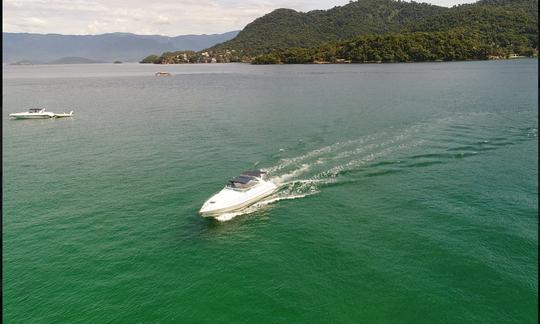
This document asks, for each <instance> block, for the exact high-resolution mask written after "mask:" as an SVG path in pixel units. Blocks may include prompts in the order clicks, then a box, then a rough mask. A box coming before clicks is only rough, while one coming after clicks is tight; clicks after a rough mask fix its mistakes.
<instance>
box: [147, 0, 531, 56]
mask: <svg viewBox="0 0 540 324" xmlns="http://www.w3.org/2000/svg"><path fill="white" fill-rule="evenodd" d="M537 56H538V2H537V0H480V1H478V2H476V3H473V4H464V5H458V6H454V7H452V8H446V7H440V6H434V5H430V4H426V3H416V2H404V1H394V0H358V1H355V2H350V3H349V4H347V5H345V6H341V7H334V8H332V9H329V10H314V11H310V12H307V13H302V12H297V11H294V10H291V9H277V10H274V11H273V12H271V13H269V14H267V15H265V16H263V17H260V18H258V19H256V20H255V21H253V22H252V23H250V24H248V25H247V26H246V27H245V28H244V29H243V30H242V31H241V32H240V33H239V34H238V35H237V36H236V37H235V38H233V39H231V40H229V41H226V42H223V43H220V44H217V45H215V46H212V47H210V48H207V49H204V50H201V51H174V52H165V53H163V54H161V55H155V54H154V55H149V56H147V57H145V58H144V59H142V60H141V61H140V63H155V64H182V63H229V62H246V63H252V64H305V63H371V62H377V63H382V62H426V61H460V60H487V59H505V58H514V57H537Z"/></svg>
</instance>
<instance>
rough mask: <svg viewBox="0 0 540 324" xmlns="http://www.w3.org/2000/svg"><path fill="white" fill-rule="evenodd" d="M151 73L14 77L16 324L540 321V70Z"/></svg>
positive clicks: (8, 280) (201, 68)
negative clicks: (44, 114) (273, 187)
mask: <svg viewBox="0 0 540 324" xmlns="http://www.w3.org/2000/svg"><path fill="white" fill-rule="evenodd" d="M157 68H158V67H156V66H152V65H135V64H133V65H129V64H122V65H112V64H104V65H71V66H60V65H58V66H33V67H26V66H7V67H4V69H3V72H4V74H3V108H2V116H3V249H4V250H3V319H4V320H5V321H6V322H7V323H146V322H156V323H157V322H159V323H230V322H236V323H359V322H365V323H392V322H393V323H500V322H504V323H537V322H538V312H537V302H538V282H537V276H538V267H537V263H538V252H537V245H538V231H537V224H538V198H537V195H538V182H537V177H538V159H537V154H538V137H537V134H538V104H537V95H538V82H537V77H538V75H537V70H538V61H537V60H516V61H498V62H495V61H491V62H461V63H436V64H431V63H428V64H382V65H381V64H379V65H377V64H374V65H371V64H366V65H302V66H291V65H288V66H251V65H243V64H228V65H219V64H215V65H189V66H187V65H184V66H160V67H159V70H166V71H168V72H171V73H172V74H173V75H172V76H171V77H155V76H154V75H153V74H154V72H156V71H157V70H158V69H157ZM34 106H44V107H46V108H48V109H49V110H51V111H54V112H61V111H69V110H74V111H75V117H74V118H72V119H58V120H28V121H24V120H9V119H8V118H7V115H8V114H9V113H12V112H19V111H23V110H26V109H27V108H29V107H34ZM253 168H265V169H267V170H269V171H270V178H272V179H273V180H274V181H275V182H277V183H279V184H280V188H281V189H280V191H279V192H278V193H276V194H275V195H274V196H272V197H270V198H269V199H268V200H267V201H265V202H262V203H260V204H258V205H257V206H254V207H252V208H250V209H249V210H248V211H247V213H245V214H241V215H236V217H234V218H232V219H230V220H228V221H223V222H219V221H216V220H208V219H203V218H201V217H200V216H198V215H197V211H198V210H199V208H200V206H201V205H202V203H203V202H204V201H205V200H206V199H207V198H208V197H209V196H211V195H212V194H213V193H215V192H217V191H219V190H220V189H221V188H222V187H223V185H224V183H225V182H226V180H227V179H228V178H230V177H232V176H235V175H237V174H238V173H239V172H241V171H244V170H247V169H253Z"/></svg>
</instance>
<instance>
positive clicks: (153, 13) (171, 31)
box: [2, 0, 476, 36]
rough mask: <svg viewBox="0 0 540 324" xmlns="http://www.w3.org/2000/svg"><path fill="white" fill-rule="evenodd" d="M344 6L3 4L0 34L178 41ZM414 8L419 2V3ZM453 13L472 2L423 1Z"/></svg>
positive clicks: (134, 0) (200, 0) (193, 0)
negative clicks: (288, 13) (284, 12)
mask: <svg viewBox="0 0 540 324" xmlns="http://www.w3.org/2000/svg"><path fill="white" fill-rule="evenodd" d="M348 2H349V1H348V0H289V1H286V0H275V1H270V0H266V1H256V0H154V1H152V0H150V1H149V0H3V1H2V7H3V12H2V16H3V31H4V32H27V33H58V34H77V35H87V34H102V33H110V32H129V33H135V34H159V35H168V36H178V35H186V34H214V33H224V32H228V31H231V30H239V29H242V28H244V26H245V25H246V24H248V23H250V22H251V21H253V20H254V19H255V18H257V17H260V16H262V15H264V14H267V13H269V12H271V11H272V10H274V9H277V8H291V9H295V10H299V11H309V10H313V9H329V8H332V7H334V6H341V5H344V4H347V3H348ZM417 2H422V1H421V0H418V1H417ZM426 2H429V3H431V4H435V5H441V6H447V7H451V6H453V5H456V4H461V3H470V2H476V1H475V0H431V1H429V0H426Z"/></svg>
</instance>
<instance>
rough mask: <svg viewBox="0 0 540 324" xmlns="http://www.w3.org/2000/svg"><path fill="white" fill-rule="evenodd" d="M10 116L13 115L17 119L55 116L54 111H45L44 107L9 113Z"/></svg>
mask: <svg viewBox="0 0 540 324" xmlns="http://www.w3.org/2000/svg"><path fill="white" fill-rule="evenodd" d="M9 117H13V118H15V119H44V118H53V117H54V113H52V112H50V111H45V109H44V108H30V109H28V111H26V112H20V113H14V114H9Z"/></svg>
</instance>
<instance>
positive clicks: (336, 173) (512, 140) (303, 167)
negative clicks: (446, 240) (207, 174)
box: [216, 114, 537, 221]
mask: <svg viewBox="0 0 540 324" xmlns="http://www.w3.org/2000/svg"><path fill="white" fill-rule="evenodd" d="M475 117H477V118H475ZM488 117H489V118H493V117H492V116H488ZM483 118H486V116H485V115H482V114H478V116H477V115H472V116H471V115H470V114H469V115H461V116H453V117H447V118H441V119H437V120H432V121H429V122H424V123H419V124H415V125H412V126H409V127H406V128H402V129H399V128H388V129H385V130H383V131H380V132H377V133H375V134H370V135H366V136H363V137H360V138H357V139H353V140H348V141H344V142H338V143H335V144H332V145H328V146H325V147H321V148H317V149H314V150H311V151H308V152H306V153H304V154H301V155H298V156H293V157H287V158H283V159H281V160H279V161H278V163H277V164H275V165H273V166H269V167H266V168H264V167H263V168H264V169H265V170H266V171H267V172H268V179H269V180H270V181H272V182H273V183H275V184H276V185H277V186H278V190H277V191H276V192H275V193H274V194H272V195H271V196H268V197H266V198H265V199H264V200H261V201H259V202H257V203H256V204H254V205H251V206H249V207H248V208H245V209H243V210H241V211H238V212H234V213H227V214H223V215H220V216H219V217H217V218H216V219H217V220H219V221H228V220H231V219H233V218H234V217H236V216H239V215H245V214H250V213H253V212H256V211H260V210H263V209H265V208H270V207H271V206H273V205H274V204H275V203H276V202H278V201H282V200H291V199H300V198H305V197H309V196H311V195H314V194H317V193H318V192H320V191H321V189H322V188H323V187H327V186H331V185H340V184H351V183H355V182H358V181H362V177H372V176H385V175H387V176H388V175H390V174H393V173H396V172H404V171H415V170H417V168H419V167H430V166H434V165H439V164H444V163H451V162H455V161H456V160H461V159H463V158H468V157H472V156H477V155H478V154H483V153H486V152H488V151H490V150H493V149H497V148H499V147H501V146H505V145H513V144H517V143H520V142H522V141H526V140H531V139H534V140H536V139H537V135H536V134H537V130H536V128H534V127H533V128H531V127H524V128H523V129H515V128H509V129H506V130H504V132H503V133H504V136H501V130H500V129H498V130H497V131H494V130H493V129H490V127H479V126H478V125H479V124H480V125H481V124H482V123H481V121H482V119H483ZM531 129H532V130H531ZM493 134H498V136H497V137H492V136H493ZM290 151H293V150H292V149H287V150H280V152H290ZM352 175H354V177H353V176H352Z"/></svg>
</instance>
